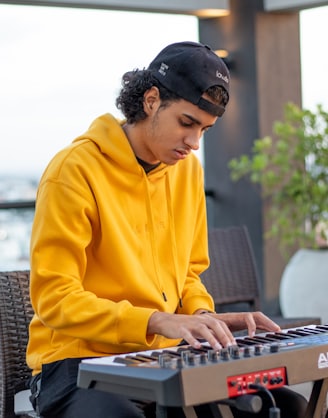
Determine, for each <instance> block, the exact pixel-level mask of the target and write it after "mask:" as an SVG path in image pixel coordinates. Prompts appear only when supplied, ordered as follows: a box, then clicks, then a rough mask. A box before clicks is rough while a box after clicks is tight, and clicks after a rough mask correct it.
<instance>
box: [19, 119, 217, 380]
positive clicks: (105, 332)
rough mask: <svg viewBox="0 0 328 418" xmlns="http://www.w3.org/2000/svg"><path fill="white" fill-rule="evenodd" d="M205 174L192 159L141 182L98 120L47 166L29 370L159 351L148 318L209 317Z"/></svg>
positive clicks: (35, 254)
mask: <svg viewBox="0 0 328 418" xmlns="http://www.w3.org/2000/svg"><path fill="white" fill-rule="evenodd" d="M205 212H206V211H205V198H204V184H203V170H202V167H201V165H200V163H199V161H198V159H197V158H196V157H195V156H194V155H190V156H189V157H188V158H186V159H185V160H182V161H180V162H178V163H177V164H176V165H173V166H166V165H164V164H160V165H159V166H158V167H157V168H156V169H154V170H152V171H151V172H149V173H148V174H146V173H145V171H144V170H143V168H142V167H141V166H140V165H139V163H138V162H137V160H136V157H135V155H134V153H133V151H132V148H131V147H130V144H129V142H128V140H127V138H126V136H125V133H124V131H123V129H122V127H121V125H120V123H119V122H118V121H116V120H115V119H114V118H113V117H112V116H111V115H109V114H106V115H103V116H101V117H100V118H98V119H96V120H95V121H94V122H93V124H92V125H91V127H90V128H89V130H88V131H87V132H86V133H85V134H84V135H82V136H80V137H78V138H77V139H76V140H75V141H74V142H73V143H72V144H71V145H70V146H69V147H67V148H65V149H64V150H62V151H61V152H59V153H58V154H57V155H56V156H55V157H54V159H53V160H52V161H51V162H50V164H49V166H48V167H47V169H46V170H45V173H44V175H43V177H42V179H41V181H40V185H39V190H38V194H37V202H36V210H35V219H34V224H33V230H32V237H31V300H32V305H33V308H34V311H35V315H34V318H33V319H32V322H31V324H30V339H29V344H28V349H27V362H28V364H29V366H30V367H31V368H32V369H33V370H34V373H38V372H39V371H40V370H41V365H42V364H44V363H49V362H53V361H57V360H61V359H64V358H68V357H70V358H72V357H94V356H105V355H110V354H115V353H122V352H129V351H138V350H146V349H155V348H163V347H168V346H172V345H174V344H176V343H177V342H178V341H177V340H170V339H166V338H164V337H162V336H159V335H147V333H146V331H147V324H148V319H149V317H150V316H151V315H152V313H153V312H154V311H163V312H170V313H174V312H176V313H183V314H193V313H194V312H195V311H196V310H197V309H199V308H204V309H209V310H213V301H212V298H211V297H210V296H209V294H208V293H207V292H206V290H205V288H204V286H203V285H202V283H201V281H200V279H199V274H200V273H201V272H202V271H203V270H204V269H206V268H207V266H208V253H207V233H206V232H207V230H206V213H205Z"/></svg>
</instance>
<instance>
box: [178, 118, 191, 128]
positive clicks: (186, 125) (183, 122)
mask: <svg viewBox="0 0 328 418" xmlns="http://www.w3.org/2000/svg"><path fill="white" fill-rule="evenodd" d="M180 123H181V125H182V126H184V127H190V126H192V125H193V124H192V123H190V122H185V121H183V120H181V121H180Z"/></svg>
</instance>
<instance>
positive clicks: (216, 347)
mask: <svg viewBox="0 0 328 418" xmlns="http://www.w3.org/2000/svg"><path fill="white" fill-rule="evenodd" d="M213 348H214V350H221V348H222V345H221V344H220V343H216V344H215V345H214V347H213Z"/></svg>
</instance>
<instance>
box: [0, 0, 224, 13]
mask: <svg viewBox="0 0 328 418" xmlns="http://www.w3.org/2000/svg"><path fill="white" fill-rule="evenodd" d="M0 3H3V4H11V5H12V4H16V5H18V4H19V5H29V6H56V7H78V8H91V9H108V10H123V11H125V10H126V11H133V12H152V13H170V14H188V15H194V16H198V17H218V16H222V15H226V14H228V13H229V0H61V1H58V0H0Z"/></svg>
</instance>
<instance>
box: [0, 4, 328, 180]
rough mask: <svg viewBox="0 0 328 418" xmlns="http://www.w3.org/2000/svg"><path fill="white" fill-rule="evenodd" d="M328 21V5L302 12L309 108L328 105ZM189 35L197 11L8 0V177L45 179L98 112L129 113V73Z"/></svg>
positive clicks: (4, 104)
mask: <svg viewBox="0 0 328 418" xmlns="http://www.w3.org/2000/svg"><path fill="white" fill-rule="evenodd" d="M327 21H328V6H327V7H326V6H325V7H320V8H316V9H311V10H307V11H303V12H302V13H301V62H302V80H303V81H302V83H303V105H304V107H307V108H313V107H314V106H315V105H316V104H317V103H322V104H323V105H324V106H326V108H327V107H328V94H327V93H328V79H327V63H328V57H327V56H325V54H324V53H323V51H324V50H325V47H324V44H323V41H324V40H325V39H328V25H327ZM168 28H169V30H168ZM186 39H188V40H195V41H197V40H198V24H197V18H195V17H192V16H182V15H161V14H154V13H152V14H146V13H130V12H120V11H104V10H89V9H69V8H63V9H61V8H50V7H35V6H12V5H0V62H1V66H0V127H1V133H2V135H1V140H0V144H1V145H0V175H3V174H7V175H32V176H36V177H39V176H40V175H41V174H42V171H43V170H44V168H45V167H46V164H47V163H48V162H49V160H50V159H51V158H52V156H53V155H54V154H55V153H56V152H57V151H59V150H60V149H61V148H62V147H64V146H66V145H68V144H69V143H70V142H71V141H72V140H73V139H74V138H75V137H76V136H78V135H80V134H81V133H83V132H84V131H85V130H86V129H87V128H88V126H89V124H90V123H91V122H92V120H93V119H94V118H96V117H97V116H99V115H100V114H102V113H105V112H110V113H113V114H114V115H115V116H118V117H120V116H121V115H120V113H119V112H118V110H117V109H116V107H115V98H116V96H117V93H118V90H119V87H120V80H121V76H122V74H123V73H124V72H125V71H127V70H132V69H134V68H136V67H138V68H143V67H146V66H147V65H148V64H149V62H150V61H151V59H152V58H153V57H154V56H155V55H156V54H157V53H158V52H159V50H160V49H162V48H163V47H164V46H166V45H167V44H169V43H171V42H177V41H182V40H186ZM320 40H322V41H321V42H320ZM200 153H201V152H200ZM199 156H200V158H201V155H199Z"/></svg>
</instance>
